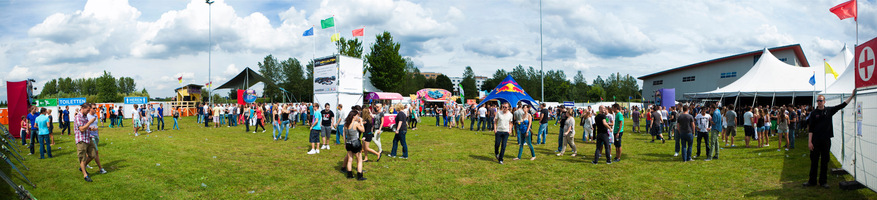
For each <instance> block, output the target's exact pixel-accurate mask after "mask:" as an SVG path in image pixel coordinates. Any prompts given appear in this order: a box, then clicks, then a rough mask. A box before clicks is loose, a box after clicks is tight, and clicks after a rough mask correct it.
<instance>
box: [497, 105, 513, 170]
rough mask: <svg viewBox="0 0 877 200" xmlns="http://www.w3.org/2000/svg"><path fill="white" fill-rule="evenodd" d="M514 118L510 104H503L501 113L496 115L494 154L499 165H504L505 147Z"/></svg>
mask: <svg viewBox="0 0 877 200" xmlns="http://www.w3.org/2000/svg"><path fill="white" fill-rule="evenodd" d="M512 117H513V116H512V113H511V112H509V103H502V107H501V111H500V112H499V113H497V114H496V119H495V123H494V126H493V133H494V134H495V135H496V140H495V142H494V145H493V152H494V154H496V159H497V160H498V161H499V164H502V160H503V159H502V157H503V156H505V146H506V143H507V142H508V140H509V132H511V130H512V129H511V127H512ZM500 146H502V149H500Z"/></svg>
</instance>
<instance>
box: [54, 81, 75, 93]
mask: <svg viewBox="0 0 877 200" xmlns="http://www.w3.org/2000/svg"><path fill="white" fill-rule="evenodd" d="M58 91H59V92H61V93H67V94H71V93H73V92H74V85H73V79H71V78H70V77H67V78H58Z"/></svg>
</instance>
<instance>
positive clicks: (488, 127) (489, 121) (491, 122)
mask: <svg viewBox="0 0 877 200" xmlns="http://www.w3.org/2000/svg"><path fill="white" fill-rule="evenodd" d="M494 118H495V117H488V118H487V129H488V130H492V129H493V125H494V124H493V123H494V121H493V119H494Z"/></svg>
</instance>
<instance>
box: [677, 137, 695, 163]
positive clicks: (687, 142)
mask: <svg viewBox="0 0 877 200" xmlns="http://www.w3.org/2000/svg"><path fill="white" fill-rule="evenodd" d="M679 138H680V139H682V141H681V142H682V161H691V143H692V141H691V133H679Z"/></svg>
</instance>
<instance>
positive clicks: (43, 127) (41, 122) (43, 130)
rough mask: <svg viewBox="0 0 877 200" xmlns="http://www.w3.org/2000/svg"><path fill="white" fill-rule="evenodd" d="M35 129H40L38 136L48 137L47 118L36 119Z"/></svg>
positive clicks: (42, 116)
mask: <svg viewBox="0 0 877 200" xmlns="http://www.w3.org/2000/svg"><path fill="white" fill-rule="evenodd" d="M36 123H37V127H39V128H40V132H39V133H40V135H48V134H49V125H48V123H49V117H47V116H46V115H40V116H39V117H37V118H36Z"/></svg>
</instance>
